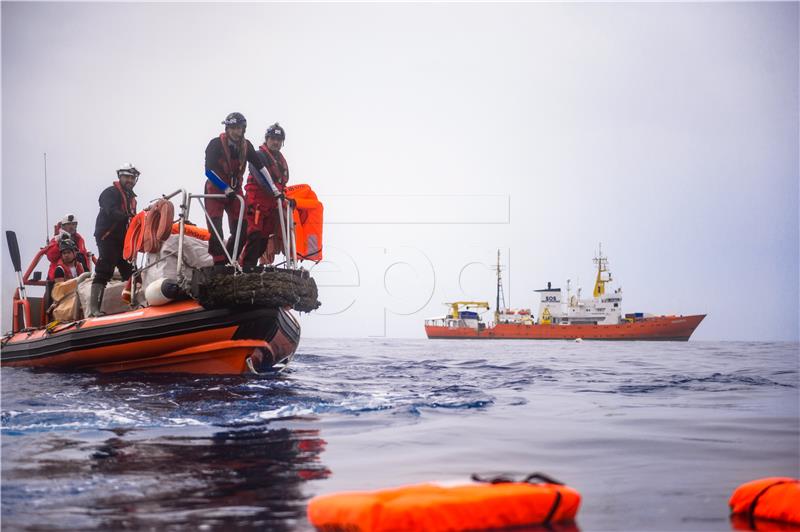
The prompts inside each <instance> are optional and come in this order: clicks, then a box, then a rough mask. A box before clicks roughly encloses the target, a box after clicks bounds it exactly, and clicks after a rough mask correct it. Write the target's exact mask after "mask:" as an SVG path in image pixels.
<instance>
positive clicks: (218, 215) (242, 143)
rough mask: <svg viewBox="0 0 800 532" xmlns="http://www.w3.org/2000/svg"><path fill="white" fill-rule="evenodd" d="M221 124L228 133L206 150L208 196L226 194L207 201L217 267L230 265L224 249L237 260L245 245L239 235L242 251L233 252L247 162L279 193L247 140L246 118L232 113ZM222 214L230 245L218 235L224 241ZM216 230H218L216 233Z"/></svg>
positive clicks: (212, 247) (212, 250) (212, 248)
mask: <svg viewBox="0 0 800 532" xmlns="http://www.w3.org/2000/svg"><path fill="white" fill-rule="evenodd" d="M222 124H223V125H224V126H225V132H224V133H222V134H220V136H219V137H214V138H213V139H211V141H210V142H209V143H208V146H207V147H206V178H207V179H208V180H207V181H206V188H205V191H206V194H225V198H224V199H217V198H208V199H206V202H205V204H206V211H207V212H208V217H209V218H210V219H211V225H212V226H213V228H212V227H209V230H210V231H211V240H210V241H209V243H208V253H209V254H210V255H211V257H212V258H213V259H214V264H215V265H221V264H226V263H227V262H228V259H227V257H226V256H225V249H227V251H228V254H229V255H230V256H231V257H232V258H233V259H236V258H237V257H238V255H239V253H240V252H241V249H242V245H243V244H244V237H243V236H240V237H239V238H240V240H239V248H238V249H236V250H234V249H233V245H234V240H235V235H236V225H237V223H238V220H239V213H240V211H241V204H240V203H239V199H238V197H237V196H241V195H242V177H243V176H244V169H245V167H246V166H247V163H250V164H253V165H255V167H256V168H258V175H259V178H260V179H261V180H262V181H264V182H265V183H266V184H267V185H266V186H271V187H272V188H271V190H274V193H275V194H279V192H278V190H277V188H276V187H275V184H274V183H273V182H272V177H271V176H270V174H269V171H268V170H267V168H266V166H264V165H263V163H262V161H261V160H259V158H258V157H257V156H256V150H255V148H253V145H252V144H251V143H250V141H249V140H247V139H246V138H245V137H244V133H245V130H246V129H247V120H246V119H245V117H244V115H242V113H231V114H229V115H228V116H227V117H226V118H225V120H224V121H223V122H222ZM223 213H227V215H228V226H229V229H230V234H231V238H229V239H228V244H227V246H225V244H224V243H223V242H221V241H220V239H219V238H218V237H217V235H216V233H219V236H220V237H222V238H224V236H225V235H224V233H223V230H222V215H223ZM245 224H246V222H244V221H243V223H242V235H246V234H247V232H246V227H245ZM214 228H216V232H215V231H214Z"/></svg>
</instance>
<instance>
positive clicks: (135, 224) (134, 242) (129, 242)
mask: <svg viewBox="0 0 800 532" xmlns="http://www.w3.org/2000/svg"><path fill="white" fill-rule="evenodd" d="M145 216H146V214H145V211H142V212H140V213H138V214H137V215H136V216H134V217H133V218H132V219H131V223H130V224H128V231H127V232H126V233H125V244H124V246H123V248H122V258H124V259H125V260H129V261H130V260H133V258H134V257H135V256H136V254H137V253H138V252H139V251H140V250H141V249H142V244H143V242H144V218H145Z"/></svg>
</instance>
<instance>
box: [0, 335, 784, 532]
mask: <svg viewBox="0 0 800 532" xmlns="http://www.w3.org/2000/svg"><path fill="white" fill-rule="evenodd" d="M798 356H799V355H798V344H797V343H728V342H725V343H714V342H693V341H692V342H687V343H682V342H674V343H673V342H609V343H601V342H589V341H586V342H582V343H576V342H567V341H563V342H562V341H549V342H535V341H474V340H473V341H469V340H463V341H462V340H389V339H363V340H318V339H304V340H303V341H302V343H301V345H300V347H299V349H298V353H297V356H296V358H295V359H294V361H293V362H292V365H291V366H290V369H289V370H287V371H285V372H284V373H282V374H279V375H272V376H242V377H238V376H237V377H197V376H180V375H162V376H148V375H141V374H140V375H136V374H133V375H131V374H118V375H96V374H87V373H83V374H74V373H72V374H65V373H52V372H39V371H30V370H25V369H13V368H3V370H2V526H3V529H6V530H13V529H50V528H52V529H76V530H116V529H137V528H147V529H202V530H216V529H219V530H232V529H238V530H251V529H252V530H308V529H310V525H309V523H308V521H307V520H306V518H305V508H306V503H307V501H308V499H309V498H310V497H313V496H314V495H318V494H323V493H331V492H335V491H339V490H361V489H376V488H382V487H389V486H396V485H399V484H407V483H414V482H424V481H430V480H453V479H467V478H468V477H469V476H470V475H471V474H473V473H479V474H483V475H495V474H507V475H514V476H517V477H519V478H521V477H523V476H525V475H526V474H528V473H532V472H542V473H545V474H548V475H550V476H552V477H555V478H556V479H559V480H561V481H562V482H565V483H567V484H568V485H569V486H571V487H573V488H575V489H577V490H578V491H579V492H580V493H581V494H582V496H583V501H582V504H581V508H580V511H579V513H578V517H577V526H578V527H579V528H580V529H581V530H585V531H591V530H730V529H731V524H730V521H729V519H728V507H727V500H728V498H729V497H730V494H731V493H732V491H733V490H734V489H735V488H736V486H738V485H739V484H741V483H743V482H746V481H749V480H752V479H756V478H760V477H767V476H773V475H782V476H783V475H788V476H798V475H799V474H800V471H799V470H800V421H798V420H799V419H800V415H799V413H798V405H799V404H800V397H799V396H798V393H799V388H798V381H799V380H800V377H799V376H798Z"/></svg>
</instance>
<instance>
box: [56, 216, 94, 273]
mask: <svg viewBox="0 0 800 532" xmlns="http://www.w3.org/2000/svg"><path fill="white" fill-rule="evenodd" d="M60 232H61V222H58V223H57V224H56V226H55V233H54V234H55V237H53V238H51V239H50V242H49V243H48V244H47V252H46V254H47V260H49V261H50V268H49V269H48V270H47V278H48V279H52V278H53V274H54V273H55V271H56V266H58V261H59V260H61V249H60V248H59V238H58V235H59V233H60ZM72 241H73V242H74V243H75V245H76V246H77V248H78V254H80V255H83V258H84V260H85V261H86V266H87V267H88V268H89V269H90V270H91V268H92V261H91V260H89V251H88V250H87V249H86V241H85V240H84V239H83V237H82V236H81V235H80V234H79V233H77V232H76V233H75V234H74V235H72ZM76 257H77V255H76ZM79 262H80V261H79Z"/></svg>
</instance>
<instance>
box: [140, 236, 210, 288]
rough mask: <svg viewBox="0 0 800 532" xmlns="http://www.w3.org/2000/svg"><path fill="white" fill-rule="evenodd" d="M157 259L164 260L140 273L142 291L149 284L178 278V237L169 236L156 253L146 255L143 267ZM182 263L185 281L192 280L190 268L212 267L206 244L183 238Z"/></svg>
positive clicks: (190, 238) (202, 241)
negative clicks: (159, 280)
mask: <svg viewBox="0 0 800 532" xmlns="http://www.w3.org/2000/svg"><path fill="white" fill-rule="evenodd" d="M159 259H164V260H162V261H161V262H159V263H158V264H156V265H155V266H153V267H152V268H149V269H147V270H145V271H144V272H142V288H143V289H147V287H148V286H150V283H152V282H153V281H156V280H158V279H177V278H178V235H170V236H169V238H167V240H166V241H165V242H164V245H162V246H161V251H159V252H158V253H148V254H147V258H146V259H145V266H148V265H150V264H153V263H154V262H156V261H157V260H159ZM183 263H184V268H183V275H184V277H185V278H186V279H187V280H191V279H192V268H204V267H206V266H213V265H214V260H213V259H212V258H211V255H209V254H208V242H206V241H205V240H200V239H199V238H194V237H191V236H188V235H187V236H184V237H183ZM186 266H189V268H187V267H186Z"/></svg>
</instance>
